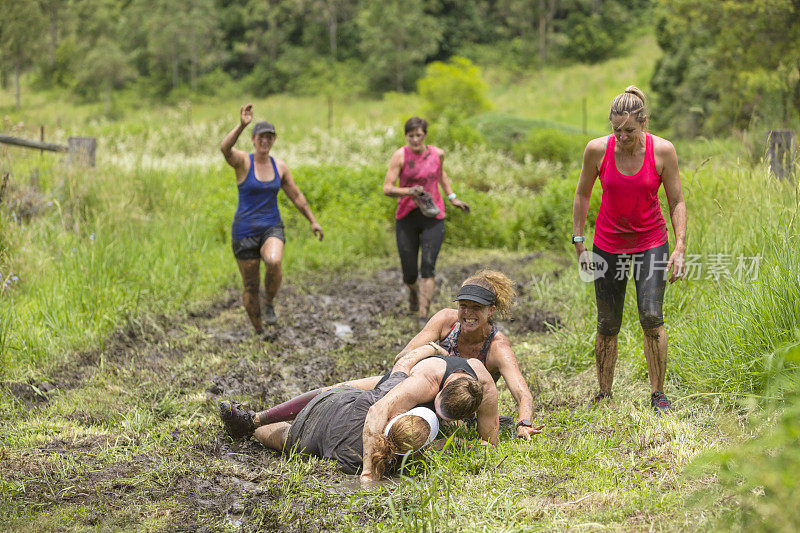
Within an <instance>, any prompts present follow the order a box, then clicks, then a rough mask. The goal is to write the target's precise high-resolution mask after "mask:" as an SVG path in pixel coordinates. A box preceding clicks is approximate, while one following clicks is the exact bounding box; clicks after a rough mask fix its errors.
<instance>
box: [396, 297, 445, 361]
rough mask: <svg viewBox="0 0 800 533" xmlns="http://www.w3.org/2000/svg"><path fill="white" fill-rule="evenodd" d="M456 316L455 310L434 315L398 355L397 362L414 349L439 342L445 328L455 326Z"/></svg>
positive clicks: (443, 310) (442, 311)
mask: <svg viewBox="0 0 800 533" xmlns="http://www.w3.org/2000/svg"><path fill="white" fill-rule="evenodd" d="M456 316H457V313H456V310H455V309H442V310H441V311H439V312H438V313H436V314H435V315H433V316H432V317H431V319H430V320H428V323H427V324H425V327H424V328H422V331H420V332H419V333H417V334H416V335H415V336H414V338H413V339H411V340H410V341H408V344H406V347H405V348H403V349H402V350H401V351H400V353H399V354H397V356H396V357H395V358H394V360H395V362H397V361H399V360H400V358H401V357H403V356H404V355H405V354H407V353H408V352H409V351H411V350H413V349H414V348H419V347H420V346H424V345H425V344H427V343H429V342H431V341H433V342H439V340H440V339H441V337H440V335H441V332H442V330H443V329H444V328H448V329H449V328H451V327H452V326H453V324H455V321H456Z"/></svg>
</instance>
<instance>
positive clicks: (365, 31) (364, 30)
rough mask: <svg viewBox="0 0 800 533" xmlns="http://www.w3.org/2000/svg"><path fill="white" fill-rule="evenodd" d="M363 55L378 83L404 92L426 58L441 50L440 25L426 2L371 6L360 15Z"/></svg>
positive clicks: (388, 0)
mask: <svg viewBox="0 0 800 533" xmlns="http://www.w3.org/2000/svg"><path fill="white" fill-rule="evenodd" d="M358 25H359V28H360V29H361V35H362V40H361V44H360V49H361V52H362V53H363V55H364V58H365V59H366V63H367V67H368V69H369V72H370V73H371V75H372V76H373V80H374V81H377V83H378V84H381V83H387V82H388V83H389V84H390V85H389V86H394V88H395V90H397V91H401V92H402V91H404V90H405V89H406V88H408V87H409V85H410V83H412V82H413V81H414V80H415V79H416V77H417V76H416V75H415V73H414V70H415V69H416V70H418V69H419V68H420V67H421V65H422V64H423V63H424V61H425V59H426V58H427V57H429V56H431V55H432V54H434V53H435V52H436V50H437V45H438V43H439V39H440V37H441V34H442V29H441V26H440V23H439V22H438V21H437V20H436V19H435V18H434V17H433V16H431V15H429V14H428V13H426V12H425V1H424V0H386V1H384V2H374V3H372V2H370V3H367V4H366V5H365V6H364V7H363V8H362V10H361V12H360V13H359V15H358Z"/></svg>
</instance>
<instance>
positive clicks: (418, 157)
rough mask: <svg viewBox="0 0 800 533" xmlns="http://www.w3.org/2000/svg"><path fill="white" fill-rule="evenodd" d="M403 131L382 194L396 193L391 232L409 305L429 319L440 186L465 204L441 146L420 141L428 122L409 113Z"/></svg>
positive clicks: (456, 203) (440, 234) (440, 227)
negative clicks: (445, 165) (403, 143)
mask: <svg viewBox="0 0 800 533" xmlns="http://www.w3.org/2000/svg"><path fill="white" fill-rule="evenodd" d="M405 134H406V142H407V144H406V146H403V147H402V148H400V149H398V150H396V151H395V153H394V154H393V155H392V159H391V161H389V170H388V171H387V172H386V178H385V179H384V181H383V194H385V195H386V196H391V197H393V198H397V199H398V200H397V211H396V212H395V235H396V237H397V251H398V252H399V254H400V266H401V268H402V270H403V282H404V283H405V284H406V286H407V287H408V301H409V306H410V310H411V312H412V313H417V321H418V323H419V324H420V325H423V324H425V323H426V322H427V321H428V310H429V308H430V305H431V300H432V299H433V291H434V270H435V267H436V258H437V257H438V255H439V249H440V248H441V246H442V242H443V241H444V201H443V200H442V195H441V194H440V193H439V187H441V188H442V190H443V191H444V193H445V194H446V195H447V199H448V200H450V203H451V204H452V205H453V207H457V208H459V209H461V210H463V211H465V212H467V213H468V212H469V206H468V205H467V204H466V203H465V202H462V201H461V200H459V199H458V198H456V193H454V192H453V189H452V187H451V186H450V178H448V176H447V173H446V172H445V171H444V170H443V169H442V161H444V151H443V150H442V149H441V148H437V147H436V146H431V145H429V144H425V137H427V135H428V123H427V122H426V121H425V120H424V119H421V118H419V117H412V118H410V119H408V121H406V124H405ZM420 252H421V253H420ZM420 255H421V258H420V259H418V256H420ZM418 261H419V265H418Z"/></svg>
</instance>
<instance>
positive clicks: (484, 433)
mask: <svg viewBox="0 0 800 533" xmlns="http://www.w3.org/2000/svg"><path fill="white" fill-rule="evenodd" d="M470 366H472V369H473V370H475V374H476V375H477V376H478V382H479V383H480V384H481V386H482V387H483V401H481V405H480V407H478V413H477V417H478V435H480V437H481V440H482V441H483V442H484V443H486V444H491V445H492V446H497V444H498V443H499V442H500V438H499V436H498V434H499V432H500V410H499V406H498V402H497V387H496V386H495V384H494V380H493V379H492V375H491V374H489V371H488V370H486V367H485V366H483V363H481V362H480V361H478V360H477V359H471V360H470Z"/></svg>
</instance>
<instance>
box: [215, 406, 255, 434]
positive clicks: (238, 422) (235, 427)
mask: <svg viewBox="0 0 800 533" xmlns="http://www.w3.org/2000/svg"><path fill="white" fill-rule="evenodd" d="M255 416H256V414H255V412H253V411H245V410H244V409H242V408H241V404H240V403H238V402H233V401H229V400H225V401H223V402H219V417H220V418H221V419H222V423H223V424H225V431H227V432H228V435H230V436H231V437H233V438H234V439H238V438H240V437H247V436H249V435H251V434H252V433H253V431H255V430H256V425H255V423H254V422H253V419H254V418H255Z"/></svg>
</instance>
